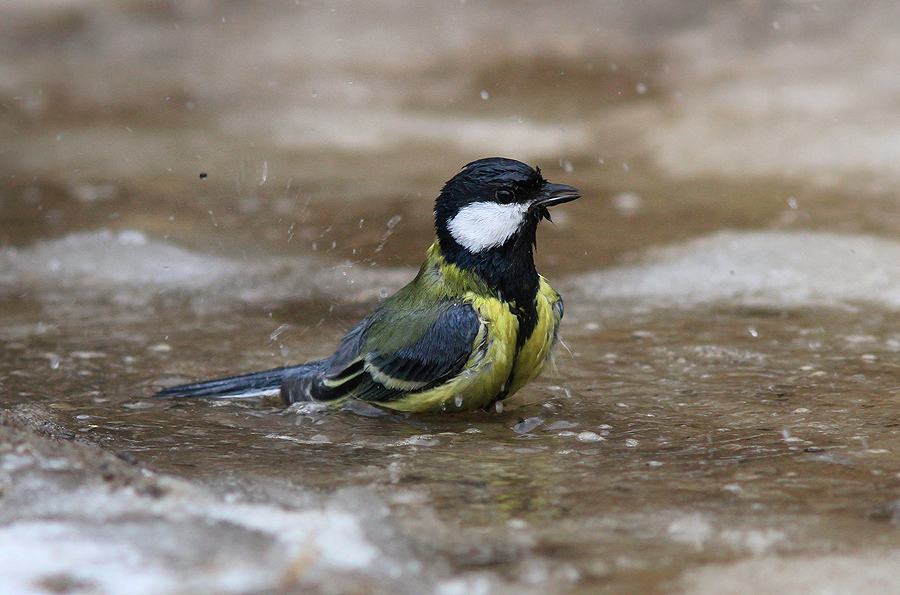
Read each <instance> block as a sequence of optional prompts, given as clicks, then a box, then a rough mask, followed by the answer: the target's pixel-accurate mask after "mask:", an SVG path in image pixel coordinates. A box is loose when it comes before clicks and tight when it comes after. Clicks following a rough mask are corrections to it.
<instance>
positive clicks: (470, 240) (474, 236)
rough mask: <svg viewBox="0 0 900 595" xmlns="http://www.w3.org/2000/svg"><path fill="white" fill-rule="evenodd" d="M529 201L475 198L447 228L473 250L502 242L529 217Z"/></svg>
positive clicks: (460, 242) (501, 243) (479, 250)
mask: <svg viewBox="0 0 900 595" xmlns="http://www.w3.org/2000/svg"><path fill="white" fill-rule="evenodd" d="M527 212H528V205H525V204H517V203H509V204H499V203H496V202H473V203H471V204H468V205H466V206H464V207H463V208H461V209H460V210H459V212H458V213H457V214H456V216H455V217H454V218H453V219H451V220H450V223H449V224H448V225H447V229H448V230H450V233H451V234H452V235H453V239H454V240H456V241H457V242H459V244H460V245H461V246H462V247H463V248H465V249H467V250H468V251H469V252H481V251H482V250H484V249H486V248H496V247H497V246H502V245H503V243H504V242H506V240H508V239H509V238H511V237H512V235H513V234H514V233H516V231H518V229H519V227H521V225H522V221H523V220H524V218H525V213H527Z"/></svg>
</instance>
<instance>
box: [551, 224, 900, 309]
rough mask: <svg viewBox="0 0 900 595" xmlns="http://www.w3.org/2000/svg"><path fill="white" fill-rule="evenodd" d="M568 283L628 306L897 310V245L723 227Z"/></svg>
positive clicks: (578, 292) (582, 293) (586, 294)
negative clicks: (876, 306)
mask: <svg viewBox="0 0 900 595" xmlns="http://www.w3.org/2000/svg"><path fill="white" fill-rule="evenodd" d="M571 281H572V285H573V286H574V287H573V289H572V290H571V292H572V293H573V294H574V295H573V298H574V296H577V298H578V299H579V300H585V301H597V302H619V303H621V302H622V301H627V302H628V303H629V305H663V306H665V305H674V306H692V305H697V304H708V303H716V302H737V303H741V304H759V305H780V306H804V305H811V306H816V305H832V306H834V305H842V304H847V303H853V302H864V303H876V304H880V305H884V306H889V307H892V308H900V243H898V242H894V241H890V240H885V239H880V238H874V237H868V236H854V235H842V234H835V233H818V232H776V231H757V232H733V231H727V232H719V233H716V234H714V235H712V236H708V237H704V238H700V239H696V240H692V241H690V242H687V243H685V244H681V245H676V246H671V247H668V248H662V249H658V250H653V251H650V252H648V253H647V255H646V258H645V259H644V262H643V263H642V264H639V265H634V266H625V267H620V268H614V269H610V270H605V271H600V272H596V273H591V274H587V275H582V276H579V277H577V278H575V279H572V280H571ZM567 297H568V296H567ZM573 301H574V300H573Z"/></svg>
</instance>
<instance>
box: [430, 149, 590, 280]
mask: <svg viewBox="0 0 900 595" xmlns="http://www.w3.org/2000/svg"><path fill="white" fill-rule="evenodd" d="M578 196H579V195H578V190H576V189H575V188H572V187H571V186H565V185H563V184H551V183H549V182H547V181H546V180H545V179H544V178H543V177H542V176H541V171H540V169H537V168H532V167H529V166H527V165H525V164H524V163H521V162H519V161H515V160H513V159H504V158H501V157H491V158H488V159H479V160H478V161H473V162H472V163H470V164H468V165H466V166H465V167H463V169H462V171H461V172H459V173H458V174H456V175H455V176H453V178H452V179H451V180H450V181H449V182H447V183H446V184H445V185H444V188H443V190H441V194H440V196H438V199H437V202H436V203H435V207H434V218H435V227H436V230H437V236H438V240H439V241H440V245H441V251H442V252H443V254H444V257H445V258H446V259H447V260H448V261H450V262H452V263H454V264H457V265H459V266H461V267H463V268H465V269H469V270H472V271H473V272H476V273H478V274H479V275H481V276H482V277H483V278H484V279H485V280H486V281H488V283H489V284H490V285H492V286H494V287H496V288H497V289H498V290H499V291H501V293H508V291H504V287H505V286H506V285H509V284H510V283H511V282H514V281H515V279H511V278H510V277H515V276H517V275H518V276H523V275H524V276H525V277H527V278H528V282H529V283H530V284H534V285H535V287H536V285H537V272H536V271H535V270H534V258H533V251H534V244H535V234H536V231H537V226H538V223H540V221H541V219H548V220H549V219H550V212H549V211H548V210H547V209H548V207H551V206H553V205H558V204H562V203H564V202H569V201H571V200H575V199H576V198H578Z"/></svg>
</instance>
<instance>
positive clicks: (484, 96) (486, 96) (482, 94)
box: [481, 91, 490, 99]
mask: <svg viewBox="0 0 900 595" xmlns="http://www.w3.org/2000/svg"><path fill="white" fill-rule="evenodd" d="M488 97H490V94H489V93H488V92H487V91H482V92H481V98H482V99H487V98H488Z"/></svg>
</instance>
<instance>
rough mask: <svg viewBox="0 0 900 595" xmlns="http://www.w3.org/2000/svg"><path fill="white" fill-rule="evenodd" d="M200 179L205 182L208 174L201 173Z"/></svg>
mask: <svg viewBox="0 0 900 595" xmlns="http://www.w3.org/2000/svg"><path fill="white" fill-rule="evenodd" d="M200 179H201V180H205V179H206V172H205V171H201V172H200Z"/></svg>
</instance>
